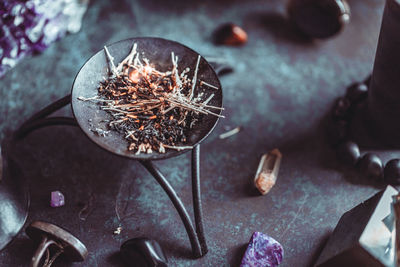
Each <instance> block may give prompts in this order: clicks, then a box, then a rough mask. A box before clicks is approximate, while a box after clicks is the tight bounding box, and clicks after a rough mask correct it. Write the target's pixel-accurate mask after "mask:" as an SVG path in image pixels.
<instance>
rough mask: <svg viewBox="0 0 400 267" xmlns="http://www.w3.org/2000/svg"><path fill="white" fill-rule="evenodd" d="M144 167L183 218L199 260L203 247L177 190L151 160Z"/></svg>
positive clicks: (145, 162) (193, 249)
mask: <svg viewBox="0 0 400 267" xmlns="http://www.w3.org/2000/svg"><path fill="white" fill-rule="evenodd" d="M141 163H142V165H143V166H144V167H145V168H146V169H147V170H148V171H149V172H150V173H151V174H152V175H153V176H154V178H155V179H156V180H157V182H158V183H159V184H160V185H161V187H162V188H163V189H164V191H165V192H166V193H167V195H168V197H169V198H170V200H171V201H172V203H173V204H174V206H175V208H176V210H177V211H178V213H179V216H180V217H181V220H182V222H183V224H184V225H185V228H186V232H187V234H188V236H189V239H190V244H191V246H192V251H193V255H194V256H195V257H196V258H198V257H201V256H203V254H202V252H201V246H200V243H199V239H198V237H197V234H196V232H195V230H194V227H193V224H192V221H191V220H190V217H189V214H188V213H187V211H186V209H185V206H184V205H183V203H182V201H181V199H180V198H179V197H178V195H177V194H176V192H175V190H174V189H173V188H172V186H171V185H170V183H169V182H168V181H167V179H166V178H165V177H164V175H163V174H162V173H161V172H160V171H159V170H158V169H157V168H156V167H155V166H154V165H153V163H152V162H151V161H149V160H146V161H141Z"/></svg>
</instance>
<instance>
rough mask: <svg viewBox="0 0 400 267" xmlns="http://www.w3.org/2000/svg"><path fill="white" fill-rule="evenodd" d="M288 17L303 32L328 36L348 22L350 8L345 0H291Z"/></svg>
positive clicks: (315, 36)
mask: <svg viewBox="0 0 400 267" xmlns="http://www.w3.org/2000/svg"><path fill="white" fill-rule="evenodd" d="M288 14H289V19H290V20H291V21H292V22H293V23H294V25H295V26H296V27H297V28H298V29H299V30H300V31H302V32H303V33H304V34H306V35H308V36H310V37H313V38H328V37H331V36H333V35H335V34H337V33H338V32H340V31H341V30H342V29H343V27H344V25H346V24H347V23H348V22H349V19H350V8H349V6H348V4H347V2H346V1H345V0H291V1H290V2H289V5H288Z"/></svg>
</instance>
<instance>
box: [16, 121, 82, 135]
mask: <svg viewBox="0 0 400 267" xmlns="http://www.w3.org/2000/svg"><path fill="white" fill-rule="evenodd" d="M52 125H70V126H78V123H77V122H76V120H75V119H74V118H68V117H52V118H44V119H36V120H33V121H31V122H29V123H27V124H24V125H22V126H21V127H20V128H19V129H18V130H17V131H16V132H15V134H14V136H15V138H17V139H21V138H24V137H25V136H27V135H28V134H30V133H31V132H33V131H34V130H37V129H40V128H43V127H47V126H52Z"/></svg>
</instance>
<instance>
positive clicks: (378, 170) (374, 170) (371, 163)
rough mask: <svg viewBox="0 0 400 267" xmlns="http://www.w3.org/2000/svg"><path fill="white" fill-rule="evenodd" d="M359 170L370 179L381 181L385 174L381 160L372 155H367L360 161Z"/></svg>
mask: <svg viewBox="0 0 400 267" xmlns="http://www.w3.org/2000/svg"><path fill="white" fill-rule="evenodd" d="M359 168H360V170H361V172H362V174H364V175H366V176H368V177H370V178H374V179H379V178H381V177H382V174H383V167H382V161H381V159H380V158H379V157H378V156H377V155H375V154H372V153H367V154H365V155H364V156H363V157H362V158H361V159H360V161H359Z"/></svg>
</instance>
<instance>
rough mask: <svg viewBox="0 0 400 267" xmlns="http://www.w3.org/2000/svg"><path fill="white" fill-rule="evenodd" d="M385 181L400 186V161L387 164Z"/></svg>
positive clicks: (395, 160) (391, 161)
mask: <svg viewBox="0 0 400 267" xmlns="http://www.w3.org/2000/svg"><path fill="white" fill-rule="evenodd" d="M384 180H385V182H386V183H388V184H392V185H400V159H392V160H390V161H388V163H386V166H385V170H384Z"/></svg>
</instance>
